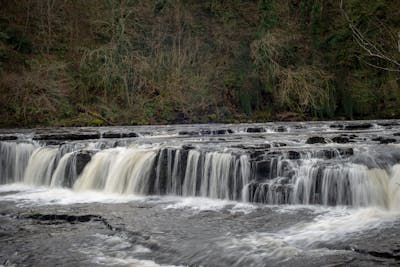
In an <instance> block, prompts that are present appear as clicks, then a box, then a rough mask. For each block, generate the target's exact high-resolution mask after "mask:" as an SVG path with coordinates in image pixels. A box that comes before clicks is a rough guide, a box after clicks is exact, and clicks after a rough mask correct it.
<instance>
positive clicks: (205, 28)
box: [0, 0, 400, 127]
mask: <svg viewBox="0 0 400 267" xmlns="http://www.w3.org/2000/svg"><path fill="white" fill-rule="evenodd" d="M0 7H1V8H0V117H1V119H0V126H1V127H38V126H98V125H137V124H176V123H215V122H220V123H238V122H265V121H276V120H342V119H375V118H398V117H399V115H400V1H399V0H259V1H256V0H247V1H245V0H231V1H224V0H202V1H200V0H143V1H139V0H0Z"/></svg>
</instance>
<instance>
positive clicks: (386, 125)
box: [377, 121, 399, 127]
mask: <svg viewBox="0 0 400 267" xmlns="http://www.w3.org/2000/svg"><path fill="white" fill-rule="evenodd" d="M377 124H378V125H379V126H383V127H390V126H398V125H399V123H398V122H396V121H388V122H378V123H377Z"/></svg>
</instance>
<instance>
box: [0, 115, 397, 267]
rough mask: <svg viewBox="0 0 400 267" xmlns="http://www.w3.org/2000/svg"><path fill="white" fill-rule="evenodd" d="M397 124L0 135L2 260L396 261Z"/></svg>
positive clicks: (34, 131) (298, 263)
mask: <svg viewBox="0 0 400 267" xmlns="http://www.w3.org/2000/svg"><path fill="white" fill-rule="evenodd" d="M399 143H400V121H395V120H391V121H352V122H299V123H266V124H206V125H174V126H132V127H100V128H90V127H87V128H50V129H32V130H29V129H3V130H0V210H1V213H0V244H1V246H0V247H1V249H0V266H1V265H5V266H32V265H34V266H54V265H63V266H64V265H65V266H77V265H79V266H321V265H327V266H340V265H346V266H347V265H350V266H376V265H398V264H400V231H399V230H400V146H399V145H398V144H399Z"/></svg>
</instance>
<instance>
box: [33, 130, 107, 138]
mask: <svg viewBox="0 0 400 267" xmlns="http://www.w3.org/2000/svg"><path fill="white" fill-rule="evenodd" d="M99 138H100V133H97V132H73V133H49V134H37V135H35V136H34V137H33V140H89V139H99Z"/></svg>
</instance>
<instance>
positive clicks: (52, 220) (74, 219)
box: [18, 213, 115, 230]
mask: <svg viewBox="0 0 400 267" xmlns="http://www.w3.org/2000/svg"><path fill="white" fill-rule="evenodd" d="M18 218H22V219H31V220H37V221H42V222H47V223H48V224H59V223H62V222H66V223H71V224H74V223H85V222H90V221H99V222H101V223H103V224H104V225H105V226H106V227H107V228H108V229H110V230H115V229H114V227H112V226H111V225H110V224H109V223H108V222H107V220H106V219H104V218H103V217H102V216H100V215H90V214H89V215H68V214H41V213H36V214H29V215H21V216H18Z"/></svg>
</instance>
